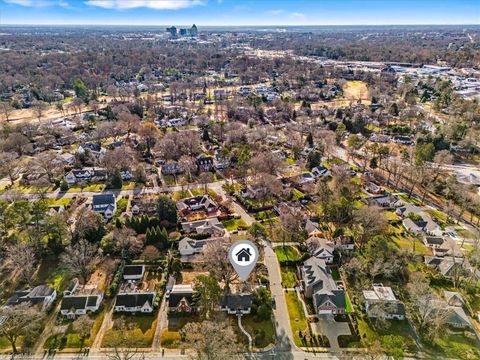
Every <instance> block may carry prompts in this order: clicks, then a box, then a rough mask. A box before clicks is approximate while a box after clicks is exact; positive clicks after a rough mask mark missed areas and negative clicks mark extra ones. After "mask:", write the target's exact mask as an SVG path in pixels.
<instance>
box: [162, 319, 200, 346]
mask: <svg viewBox="0 0 480 360" xmlns="http://www.w3.org/2000/svg"><path fill="white" fill-rule="evenodd" d="M198 321H199V318H198V317H197V316H195V315H192V314H187V315H186V316H172V315H169V316H168V328H167V329H165V330H163V332H162V335H161V337H160V344H161V345H162V347H164V348H167V349H175V348H178V347H179V345H180V343H181V337H180V330H181V329H182V328H183V327H184V326H185V325H186V324H188V323H189V322H198Z"/></svg>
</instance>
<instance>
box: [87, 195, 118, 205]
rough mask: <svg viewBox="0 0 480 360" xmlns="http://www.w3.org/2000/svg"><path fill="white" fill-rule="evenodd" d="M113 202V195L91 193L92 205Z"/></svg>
mask: <svg viewBox="0 0 480 360" xmlns="http://www.w3.org/2000/svg"><path fill="white" fill-rule="evenodd" d="M109 204H112V205H113V204H115V195H113V194H98V195H93V199H92V206H98V205H109Z"/></svg>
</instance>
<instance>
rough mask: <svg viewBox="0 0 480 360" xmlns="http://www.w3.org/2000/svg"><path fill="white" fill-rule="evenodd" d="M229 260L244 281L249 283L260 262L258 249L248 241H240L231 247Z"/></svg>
mask: <svg viewBox="0 0 480 360" xmlns="http://www.w3.org/2000/svg"><path fill="white" fill-rule="evenodd" d="M228 259H229V260H230V263H231V264H232V266H233V268H234V269H235V271H236V272H237V274H238V276H239V277H240V279H241V280H242V281H247V279H248V276H249V275H250V273H251V272H252V270H253V268H254V267H255V264H256V263H257V260H258V249H257V247H256V246H255V245H254V244H253V243H252V242H251V241H248V240H240V241H236V242H235V243H233V244H232V246H230V250H229V251H228Z"/></svg>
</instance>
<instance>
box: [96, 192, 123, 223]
mask: <svg viewBox="0 0 480 360" xmlns="http://www.w3.org/2000/svg"><path fill="white" fill-rule="evenodd" d="M92 210H93V211H95V212H97V213H99V214H102V215H103V216H104V217H105V218H106V219H111V218H112V216H113V214H114V213H115V211H116V210H117V202H116V199H115V195H114V194H111V193H108V194H96V195H93V199H92Z"/></svg>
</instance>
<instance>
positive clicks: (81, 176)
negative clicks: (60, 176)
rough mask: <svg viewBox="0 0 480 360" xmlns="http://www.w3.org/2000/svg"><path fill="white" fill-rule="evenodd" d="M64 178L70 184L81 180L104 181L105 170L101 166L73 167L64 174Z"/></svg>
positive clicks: (105, 176)
mask: <svg viewBox="0 0 480 360" xmlns="http://www.w3.org/2000/svg"><path fill="white" fill-rule="evenodd" d="M64 179H65V181H66V182H67V183H68V185H70V186H71V185H74V184H77V183H81V182H91V181H105V180H106V179H107V170H106V169H103V168H82V169H73V170H71V171H69V172H68V173H67V174H66V175H65V176H64Z"/></svg>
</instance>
